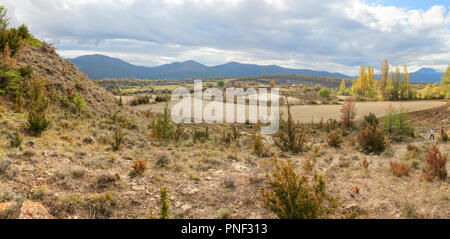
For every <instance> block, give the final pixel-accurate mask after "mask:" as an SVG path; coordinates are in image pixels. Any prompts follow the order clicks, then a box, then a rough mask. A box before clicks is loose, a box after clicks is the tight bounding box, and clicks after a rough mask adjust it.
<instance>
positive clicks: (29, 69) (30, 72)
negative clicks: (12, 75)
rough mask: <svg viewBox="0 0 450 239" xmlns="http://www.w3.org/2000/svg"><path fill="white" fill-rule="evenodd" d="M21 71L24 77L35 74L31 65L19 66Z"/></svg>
mask: <svg viewBox="0 0 450 239" xmlns="http://www.w3.org/2000/svg"><path fill="white" fill-rule="evenodd" d="M19 73H20V76H21V77H23V78H30V77H32V76H33V67H32V66H31V65H26V66H22V67H20V68H19Z"/></svg>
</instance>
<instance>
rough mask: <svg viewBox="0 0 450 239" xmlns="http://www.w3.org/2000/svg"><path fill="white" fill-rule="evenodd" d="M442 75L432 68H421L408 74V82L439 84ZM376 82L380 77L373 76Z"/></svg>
mask: <svg viewBox="0 0 450 239" xmlns="http://www.w3.org/2000/svg"><path fill="white" fill-rule="evenodd" d="M442 75H443V73H439V72H437V71H435V70H434V69H432V68H421V69H419V70H418V71H416V72H411V73H409V81H410V82H417V83H439V82H441V78H442ZM375 79H376V80H379V79H380V75H376V76H375Z"/></svg>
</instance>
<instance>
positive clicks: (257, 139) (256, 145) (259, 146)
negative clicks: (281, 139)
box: [253, 132, 269, 157]
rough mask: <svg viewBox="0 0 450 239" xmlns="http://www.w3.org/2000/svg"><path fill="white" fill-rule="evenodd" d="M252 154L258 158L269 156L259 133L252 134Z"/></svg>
mask: <svg viewBox="0 0 450 239" xmlns="http://www.w3.org/2000/svg"><path fill="white" fill-rule="evenodd" d="M253 152H254V153H255V154H256V155H258V156H259V157H267V156H269V148H268V147H266V146H265V145H264V142H263V140H262V136H261V134H260V133H256V132H255V133H254V134H253Z"/></svg>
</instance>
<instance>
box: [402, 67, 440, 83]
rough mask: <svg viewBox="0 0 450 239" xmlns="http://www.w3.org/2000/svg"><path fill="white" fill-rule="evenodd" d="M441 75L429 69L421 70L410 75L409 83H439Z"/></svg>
mask: <svg viewBox="0 0 450 239" xmlns="http://www.w3.org/2000/svg"><path fill="white" fill-rule="evenodd" d="M442 75H443V73H439V72H437V71H435V70H434V69H431V68H422V69H420V70H418V71H416V72H414V73H411V74H410V76H409V77H410V81H412V82H420V83H439V82H441V78H442Z"/></svg>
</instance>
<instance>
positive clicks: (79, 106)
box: [72, 94, 86, 115]
mask: <svg viewBox="0 0 450 239" xmlns="http://www.w3.org/2000/svg"><path fill="white" fill-rule="evenodd" d="M72 103H73V109H74V112H75V114H77V115H81V113H82V112H83V109H84V108H86V103H85V101H84V98H83V97H82V96H81V95H79V94H76V95H75V97H73V99H72Z"/></svg>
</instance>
